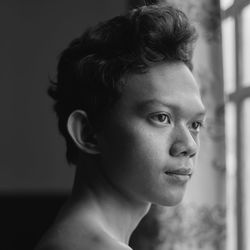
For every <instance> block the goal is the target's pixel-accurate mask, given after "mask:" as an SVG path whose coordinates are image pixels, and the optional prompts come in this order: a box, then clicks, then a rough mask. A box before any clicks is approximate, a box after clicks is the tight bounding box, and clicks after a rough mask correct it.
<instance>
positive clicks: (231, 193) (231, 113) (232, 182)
mask: <svg viewBox="0 0 250 250" xmlns="http://www.w3.org/2000/svg"><path fill="white" fill-rule="evenodd" d="M225 115H226V117H225V120H226V167H227V247H226V249H227V250H235V249H237V236H236V235H237V231H236V229H237V223H236V214H237V213H236V107H235V104H234V103H228V104H226V108H225Z"/></svg>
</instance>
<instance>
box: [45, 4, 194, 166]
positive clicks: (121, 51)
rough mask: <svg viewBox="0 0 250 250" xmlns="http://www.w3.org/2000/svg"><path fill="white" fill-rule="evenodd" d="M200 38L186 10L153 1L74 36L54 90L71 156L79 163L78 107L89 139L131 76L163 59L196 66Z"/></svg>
mask: <svg viewBox="0 0 250 250" xmlns="http://www.w3.org/2000/svg"><path fill="white" fill-rule="evenodd" d="M195 39H196V33H195V29H194V28H193V27H192V26H191V25H190V23H189V21H188V20H187V18H186V16H185V15H184V14H183V13H182V12H181V11H179V10H177V9H175V8H172V7H169V6H158V5H151V6H144V7H141V8H138V9H135V10H132V11H130V12H129V13H128V14H127V15H124V16H118V17H115V18H113V19H111V20H108V21H106V22H103V23H100V24H98V25H97V26H95V27H92V28H89V29H88V30H87V31H86V32H85V33H84V34H83V35H82V36H81V37H79V38H77V39H75V40H73V41H72V42H71V44H70V45H69V47H68V48H66V49H65V50H64V51H63V52H62V54H61V57H60V61H59V64H58V74H57V81H56V82H55V83H53V85H52V86H51V87H50V89H49V94H50V96H51V97H52V98H53V99H54V100H55V111H56V113H57V115H58V120H59V129H60V132H61V133H62V135H63V136H64V137H65V139H66V142H67V159H68V161H69V162H71V163H74V164H76V162H77V157H78V154H79V149H78V147H77V146H76V143H75V142H74V140H73V139H72V136H71V135H70V133H69V131H68V129H67V122H68V118H69V116H70V115H71V114H72V113H73V112H74V111H75V110H82V111H84V112H85V114H86V117H87V119H88V123H89V124H91V131H88V134H89V136H90V137H91V138H90V139H89V140H90V141H91V140H94V139H95V138H94V135H95V131H99V130H101V129H102V124H103V122H104V120H105V116H106V114H108V113H109V110H110V109H111V108H113V107H114V106H115V105H116V103H117V101H118V100H119V99H120V98H121V96H122V95H123V89H124V88H125V87H126V79H127V77H128V76H130V75H133V74H145V73H146V72H148V71H149V70H150V69H151V68H152V67H153V66H154V65H157V64H159V63H170V64H171V63H173V64H174V63H183V64H184V65H186V66H187V67H188V68H189V69H190V70H192V63H191V59H192V51H193V42H194V41H195ZM142 88H143V86H142ZM87 129H88V130H90V127H88V128H87ZM91 134H93V136H92V135H91Z"/></svg>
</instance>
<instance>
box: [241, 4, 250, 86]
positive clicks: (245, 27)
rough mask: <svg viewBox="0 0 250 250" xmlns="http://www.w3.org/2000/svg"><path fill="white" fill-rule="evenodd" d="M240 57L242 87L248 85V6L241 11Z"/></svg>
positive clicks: (249, 78) (249, 16) (249, 63)
mask: <svg viewBox="0 0 250 250" xmlns="http://www.w3.org/2000/svg"><path fill="white" fill-rule="evenodd" d="M242 43H243V44H242V52H243V53H242V55H243V62H242V63H243V79H242V81H243V82H242V84H243V85H244V86H247V85H248V86H249V85H250V5H248V6H247V7H245V8H244V9H243V11H242Z"/></svg>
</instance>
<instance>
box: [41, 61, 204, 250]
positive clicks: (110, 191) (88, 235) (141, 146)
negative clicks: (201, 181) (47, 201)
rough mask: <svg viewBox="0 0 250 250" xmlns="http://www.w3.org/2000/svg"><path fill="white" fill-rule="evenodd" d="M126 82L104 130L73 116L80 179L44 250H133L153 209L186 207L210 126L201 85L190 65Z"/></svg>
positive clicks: (161, 68)
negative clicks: (204, 130) (204, 129)
mask: <svg viewBox="0 0 250 250" xmlns="http://www.w3.org/2000/svg"><path fill="white" fill-rule="evenodd" d="M124 80H125V81H126V86H125V88H124V90H123V93H122V96H121V98H120V99H119V100H118V101H117V103H116V104H115V106H114V107H113V108H112V109H111V110H110V112H109V114H108V117H107V118H108V119H106V120H105V122H104V123H103V127H102V129H101V130H98V132H96V131H95V133H93V131H92V132H91V133H90V132H89V131H91V129H92V128H91V126H90V124H89V123H88V119H87V114H86V113H85V112H84V111H82V110H78V111H75V112H74V114H72V115H71V116H70V118H69V122H68V129H69V133H70V135H71V136H72V139H73V140H74V141H75V143H76V145H77V146H78V147H79V149H80V151H81V152H82V153H81V154H80V157H79V163H78V165H77V173H76V180H75V184H74V188H73V192H72V196H71V198H70V199H69V201H68V202H67V204H66V205H65V206H64V208H63V210H62V211H61V213H60V214H59V216H58V218H57V220H56V221H55V224H54V226H52V228H51V229H50V230H49V231H48V233H47V235H46V236H45V237H44V239H43V240H42V242H41V243H40V248H37V249H40V250H41V249H43V250H44V249H48V250H50V249H60V250H61V249H65V250H66V249H67V250H71V249H75V250H77V249H82V250H92V249H93V250H94V249H95V250H98V249H102V250H105V249H109V250H112V249H114V250H120V249H121V250H122V249H131V248H129V247H128V241H129V237H130V235H131V234H132V232H133V230H134V229H135V228H136V226H137V225H138V223H139V221H140V220H141V219H142V217H143V216H144V215H145V214H146V213H147V212H148V210H149V208H150V205H151V204H152V203H154V204H159V205H163V206H173V205H176V204H178V203H179V202H180V201H181V200H182V198H183V195H184V192H185V189H186V185H187V183H188V181H189V179H190V178H191V176H192V173H193V171H194V164H195V159H196V156H197V152H198V150H199V145H200V143H199V130H200V127H201V125H202V123H203V120H204V106H203V104H202V101H201V97H200V92H199V88H198V85H197V83H196V81H195V79H194V78H193V75H192V73H191V72H190V71H189V69H188V68H187V67H186V66H185V65H184V64H183V63H170V64H167V63H161V64H157V65H154V66H152V67H151V68H150V70H149V71H148V72H147V73H144V74H138V75H137V74H133V75H129V76H127V77H126V79H124ZM90 134H92V139H90V138H91V136H90ZM93 138H94V139H93Z"/></svg>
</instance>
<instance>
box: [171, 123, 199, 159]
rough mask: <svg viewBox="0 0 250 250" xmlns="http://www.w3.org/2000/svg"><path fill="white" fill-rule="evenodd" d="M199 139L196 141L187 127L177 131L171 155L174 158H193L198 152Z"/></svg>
mask: <svg viewBox="0 0 250 250" xmlns="http://www.w3.org/2000/svg"><path fill="white" fill-rule="evenodd" d="M198 147H199V145H198V138H197V140H196V139H194V137H193V135H192V134H191V132H190V131H189V129H188V128H187V127H183V128H180V129H178V131H176V136H175V140H174V142H173V144H172V145H171V147H170V155H171V156H173V157H187V158H192V157H194V156H195V155H196V153H197V151H198Z"/></svg>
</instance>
